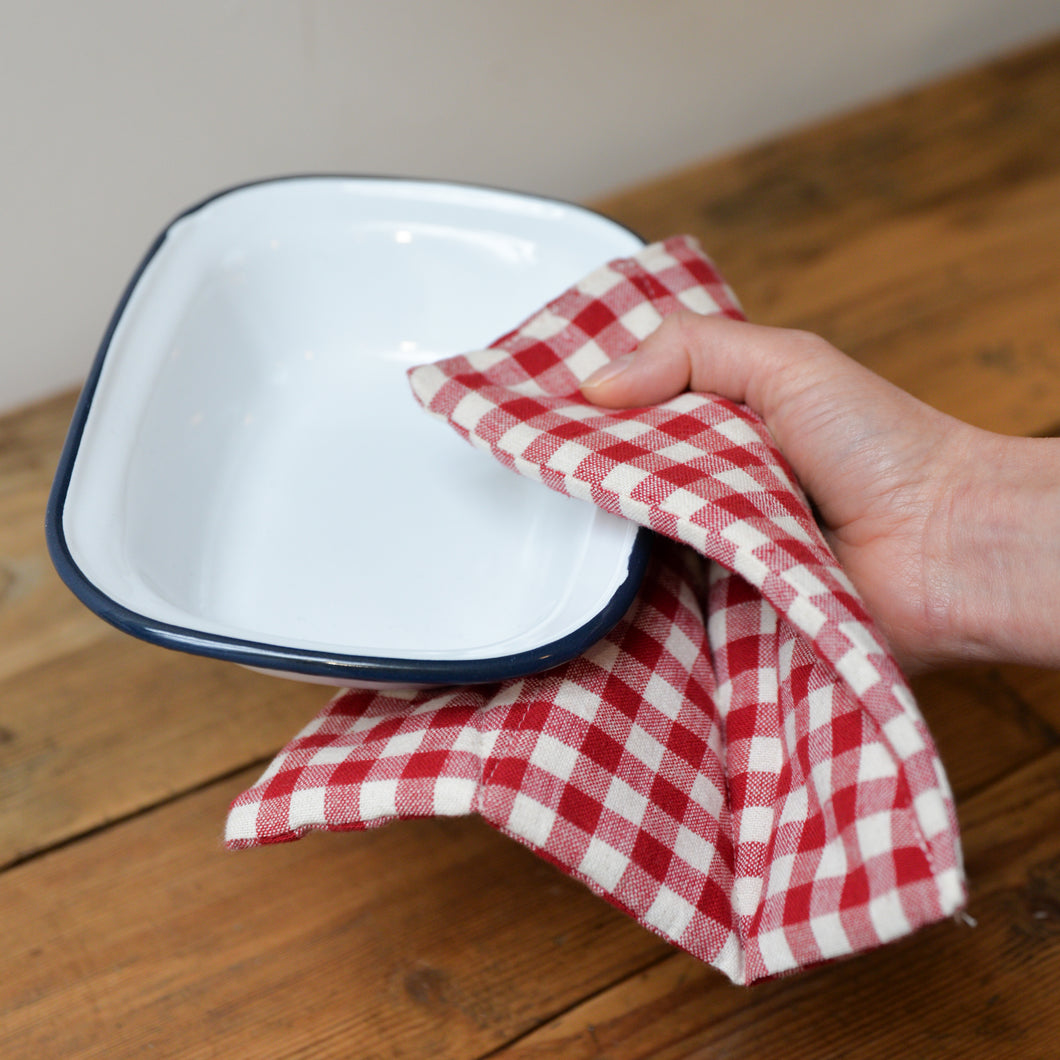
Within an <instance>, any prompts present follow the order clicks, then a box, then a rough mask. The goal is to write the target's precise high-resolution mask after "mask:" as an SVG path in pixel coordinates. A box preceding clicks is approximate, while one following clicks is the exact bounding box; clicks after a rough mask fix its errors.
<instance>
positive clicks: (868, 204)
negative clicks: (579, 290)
mask: <svg viewBox="0 0 1060 1060" xmlns="http://www.w3.org/2000/svg"><path fill="white" fill-rule="evenodd" d="M1058 66H1060V44H1057V43H1056V42H1053V43H1050V44H1048V45H1046V46H1044V47H1041V48H1038V49H1033V50H1030V51H1028V52H1026V53H1023V54H1021V55H1018V56H1016V57H1013V58H1011V59H1009V60H1006V61H1003V62H1000V63H997V64H994V65H991V66H988V67H986V68H984V69H981V70H977V71H975V72H972V73H970V74H964V75H961V76H958V77H956V78H953V79H952V80H949V81H947V82H943V83H941V84H938V85H934V86H931V87H930V88H927V89H924V90H922V91H919V92H915V93H912V94H910V95H907V96H904V97H901V98H899V99H896V100H892V101H888V102H885V103H883V104H877V105H874V106H872V107H870V108H866V109H865V110H862V111H859V112H856V113H854V114H850V115H847V116H844V117H842V118H840V119H837V120H835V121H832V122H828V123H825V124H823V125H819V126H814V127H813V128H810V129H807V130H804V131H802V132H799V133H796V134H794V135H791V136H787V137H784V138H782V139H779V140H776V141H773V142H771V143H769V144H765V145H763V146H761V147H759V148H757V149H753V150H750V151H745V152H741V153H739V154H736V155H733V156H731V157H729V158H724V159H720V160H716V161H710V162H706V163H704V164H702V165H699V166H695V167H692V168H690V169H689V170H687V171H685V172H683V173H680V174H678V175H676V176H673V177H668V178H664V179H662V180H660V181H658V182H656V183H655V184H653V185H651V186H650V187H647V188H639V189H633V190H631V191H629V192H627V193H623V194H619V195H616V196H613V197H610V198H608V199H606V200H603V201H602V202H600V203H599V204H598V205H599V206H600V208H601V209H603V210H604V212H606V213H608V214H610V215H611V216H613V217H615V218H617V219H618V220H620V221H622V222H623V223H625V224H627V225H629V226H630V227H632V228H634V229H636V230H638V231H640V232H642V233H643V234H644V235H646V236H647V237H649V238H661V237H663V236H666V235H670V234H672V233H674V232H684V231H687V232H691V233H692V234H694V235H696V236H698V237H699V238H700V239H701V240H702V242H703V243H704V245H705V247H706V248H707V250H708V251H709V252H710V253H711V254H712V256H713V257H714V258H715V259H716V260H717V262H718V264H719V265H720V266H721V268H722V270H723V271H724V273H725V274H726V276H727V278H728V279H729V280H730V282H731V283H732V284H733V286H734V287H735V289H736V291H737V293H738V294H739V295H740V297H741V300H742V301H743V302H744V305H745V307H746V309H747V311H748V314H749V315H750V316H751V318H752V319H755V320H758V321H761V322H763V323H773V324H780V325H784V326H790V327H801V328H808V329H810V330H813V331H817V332H819V333H821V334H823V335H824V336H825V337H826V338H828V339H830V340H831V341H832V342H834V343H835V344H836V345H838V346H839V347H840V348H842V349H844V350H846V351H847V352H848V353H850V354H851V355H852V356H854V357H856V358H858V359H859V360H861V361H863V362H864V363H866V364H868V365H869V366H870V367H871V368H873V369H874V370H876V371H878V372H881V374H884V375H886V376H887V377H888V378H891V379H893V380H894V381H895V382H897V383H898V384H899V385H900V386H902V387H904V388H905V389H907V390H909V391H911V392H912V393H914V394H916V395H917V396H918V397H920V398H922V399H923V400H925V401H928V402H929V403H931V404H933V405H935V406H937V407H939V408H942V409H943V410H944V411H947V412H950V413H952V414H954V415H958V416H960V417H961V418H964V419H967V420H969V421H971V422H974V423H977V424H978V425H980V426H983V427H986V428H989V429H991V430H996V431H1002V432H1007V433H1013V434H1034V433H1048V432H1051V431H1052V430H1054V429H1055V428H1056V427H1057V425H1058V423H1060V415H1058V412H1057V409H1058V408H1060V400H1058V398H1060V395H1058V384H1057V378H1058V377H1060V373H1058V369H1060V317H1058V314H1057V313H1056V312H1055V307H1056V305H1057V304H1060V270H1057V268H1056V257H1055V248H1056V246H1057V245H1058V243H1060V173H1058V170H1060V146H1058V145H1060V82H1058V79H1057V78H1056V76H1055V71H1056V69H1057V67H1058Z"/></svg>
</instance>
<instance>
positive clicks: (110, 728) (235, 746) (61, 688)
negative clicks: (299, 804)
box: [0, 629, 329, 865]
mask: <svg viewBox="0 0 1060 1060" xmlns="http://www.w3.org/2000/svg"><path fill="white" fill-rule="evenodd" d="M328 696H329V691H328V690H327V689H324V688H322V687H320V686H319V685H311V684H306V683H301V682H294V681H285V680H280V679H277V678H272V677H265V676H263V675H261V674H255V673H251V672H249V671H246V670H244V669H242V668H240V667H237V666H233V665H231V664H229V663H224V662H218V661H214V660H209V659H199V658H193V657H190V656H184V655H180V654H177V653H175V652H170V651H165V650H163V649H161V648H156V647H153V646H151V645H148V644H144V643H141V642H139V641H136V640H133V639H132V638H130V637H126V636H124V635H123V634H121V633H118V632H117V631H115V630H110V629H107V631H106V633H105V635H104V636H103V637H102V639H101V640H100V641H99V642H98V643H96V644H93V645H91V646H90V647H87V648H84V649H82V650H80V651H78V652H74V653H72V654H68V655H64V656H63V657H62V658H60V659H58V660H56V661H54V662H50V663H48V662H46V663H43V664H42V665H40V666H38V667H36V668H35V669H33V670H30V671H29V672H27V673H21V674H19V675H18V676H17V677H15V678H12V679H9V680H8V681H5V682H2V683H0V703H3V713H2V725H3V734H2V736H0V865H3V864H7V863H10V862H11V861H16V860H19V859H21V858H24V857H26V856H28V855H30V854H32V853H34V852H35V851H37V850H41V849H45V848H48V847H50V846H53V845H54V844H56V843H60V842H62V841H64V840H66V839H68V838H70V837H71V836H76V835H79V834H82V833H84V832H88V831H91V830H92V829H95V828H98V827H99V826H100V825H103V824H105V823H107V822H108V821H113V820H116V819H119V818H122V817H125V816H128V815H130V814H133V813H136V812H138V811H139V810H141V809H143V808H144V807H146V806H151V805H154V804H155V803H158V802H161V801H164V800H166V799H168V798H171V797H173V796H174V795H177V794H179V793H180V792H183V791H188V790H191V789H193V788H196V787H199V786H200V785H202V784H204V783H207V782H209V781H211V780H215V779H216V778H218V777H220V776H224V775H226V774H229V773H231V772H233V771H234V770H235V769H239V768H243V767H245V766H246V765H247V764H248V763H250V762H254V761H258V760H260V759H263V758H265V757H267V756H269V755H272V754H274V753H275V752H276V751H277V750H278V749H279V747H280V746H282V744H283V743H285V742H286V741H287V740H288V739H290V738H291V737H292V736H293V735H294V734H295V733H296V732H297V731H298V730H299V729H300V728H301V727H302V726H303V725H304V724H305V723H306V722H308V721H309V720H310V719H311V718H312V717H313V716H314V715H315V714H316V713H317V711H318V710H319V709H320V708H321V707H322V706H323V704H324V702H325V701H326V700H327V698H328Z"/></svg>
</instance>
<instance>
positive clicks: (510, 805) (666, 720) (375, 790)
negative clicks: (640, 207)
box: [226, 238, 965, 983]
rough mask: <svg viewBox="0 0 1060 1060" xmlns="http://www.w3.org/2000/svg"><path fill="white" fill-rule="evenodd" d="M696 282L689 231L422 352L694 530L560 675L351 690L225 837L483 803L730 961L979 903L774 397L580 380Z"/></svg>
mask: <svg viewBox="0 0 1060 1060" xmlns="http://www.w3.org/2000/svg"><path fill="white" fill-rule="evenodd" d="M682 306H683V307H686V308H690V309H692V310H695V311H697V312H701V313H711V312H723V313H726V314H728V315H730V316H733V317H739V316H740V312H739V309H738V308H737V306H736V303H735V300H734V298H733V297H732V294H731V293H730V292H729V291H728V289H727V288H726V287H725V285H724V283H723V282H722V281H721V279H720V278H719V277H718V275H717V273H716V272H715V271H714V269H713V267H712V266H711V264H710V262H709V261H708V260H707V259H706V258H705V257H704V256H703V255H702V253H701V251H700V250H699V248H698V247H697V246H696V244H695V243H694V242H693V241H692V240H691V239H688V238H674V239H670V240H668V241H666V242H665V243H660V244H655V245H652V246H649V247H646V248H645V249H644V250H643V251H642V252H641V253H639V254H637V255H636V256H635V257H633V258H630V259H625V260H621V261H615V262H611V263H610V264H609V265H607V266H605V267H603V268H601V269H599V270H597V271H596V272H594V273H592V274H591V275H590V276H588V277H586V279H584V280H583V281H582V282H581V283H580V284H578V285H577V286H576V287H574V288H572V289H571V290H569V291H567V292H566V293H564V294H563V295H561V296H560V297H559V298H558V299H556V300H555V301H554V302H552V303H550V304H549V305H548V306H547V307H545V308H544V309H543V310H541V311H540V312H539V313H538V314H536V315H535V316H534V317H532V318H531V319H530V320H528V321H527V322H526V323H525V324H523V325H522V326H521V327H520V328H518V329H517V330H515V331H513V332H511V333H510V334H508V335H506V336H505V337H503V338H502V339H500V340H498V342H497V343H495V344H494V346H493V347H491V348H490V349H488V350H484V351H481V352H478V353H473V354H468V355H467V356H463V357H454V358H450V359H448V360H445V361H442V362H440V363H438V364H435V365H427V366H424V367H421V368H417V369H414V370H413V372H412V373H411V381H412V386H413V390H414V392H415V394H416V397H417V398H418V399H419V400H420V402H421V403H422V404H423V405H424V406H425V407H426V408H427V409H428V410H429V411H431V412H433V413H435V414H436V415H438V416H440V417H443V418H444V419H446V420H447V421H448V422H449V423H450V424H451V425H452V426H453V427H454V428H455V429H456V430H458V431H459V432H460V433H461V434H462V435H464V436H465V437H466V438H467V439H468V440H469V441H470V442H471V443H472V444H474V445H476V446H479V447H481V448H483V449H485V450H488V451H489V452H491V453H492V454H493V455H494V456H495V457H496V458H497V459H499V460H501V461H502V462H503V463H505V464H507V465H508V466H509V467H512V468H514V469H515V470H516V471H518V472H520V473H522V474H524V475H529V476H531V477H533V478H536V479H538V480H539V481H541V482H543V483H545V484H546V485H548V486H550V487H552V488H553V489H556V490H559V491H560V492H562V493H566V494H569V495H571V496H574V497H581V498H585V499H587V500H590V501H592V502H593V503H595V504H597V505H600V506H601V507H603V508H606V509H607V510H608V511H611V512H616V513H619V514H621V515H623V516H625V517H627V518H629V519H633V520H635V521H637V522H638V523H641V524H643V525H645V526H648V527H651V528H652V529H653V530H656V531H658V532H659V533H660V534H661V535H665V536H666V537H667V538H671V539H672V542H680V544H675V543H672V542H665V543H660V544H659V545H658V546H657V547H656V548H655V554H654V556H653V559H652V561H651V564H650V566H649V570H648V573H647V575H646V577H645V580H644V584H643V586H642V588H641V591H640V593H639V595H638V597H637V599H636V601H635V603H634V605H633V606H632V607H631V608H630V610H629V612H628V613H627V614H626V615H625V617H624V618H623V619H622V621H621V622H619V624H618V625H617V626H616V627H615V629H614V630H613V631H612V632H611V633H610V634H609V635H608V636H606V637H604V638H603V639H602V640H601V641H599V642H598V643H597V644H596V645H594V646H593V647H592V648H591V649H590V650H589V651H587V652H585V653H584V654H583V655H582V656H580V657H578V658H576V659H574V660H572V661H571V662H569V663H566V664H564V665H562V666H560V667H557V668H556V669H553V670H551V671H548V672H547V673H544V674H539V675H535V676H532V677H528V678H524V679H521V680H511V681H505V682H502V683H498V684H492V685H486V686H475V687H468V688H457V689H453V688H448V689H435V690H426V691H411V690H403V691H393V692H367V691H348V692H345V693H343V694H341V695H339V696H338V697H337V698H336V699H334V700H333V701H332V703H331V704H330V705H329V706H328V707H327V708H326V709H325V710H324V712H323V713H322V714H321V715H320V716H319V717H318V718H316V719H315V720H314V721H313V722H312V723H311V724H310V725H309V726H308V727H307V728H306V729H304V730H303V731H302V732H301V733H300V734H299V735H298V736H297V737H296V738H295V740H294V741H293V742H292V743H291V744H290V745H288V747H286V748H285V749H284V750H283V752H282V753H281V754H280V755H279V756H278V757H277V758H276V760H275V761H274V762H273V763H272V764H271V766H270V767H269V768H268V770H267V771H266V773H265V774H264V776H262V778H261V779H260V780H259V781H258V783H257V784H255V786H254V787H253V788H251V789H250V790H249V791H247V792H245V793H244V794H243V795H241V796H240V797H239V798H238V799H237V800H236V801H235V803H234V804H233V806H232V808H231V811H230V813H229V818H228V826H227V834H226V841H227V843H228V845H229V846H230V847H233V848H241V847H245V846H251V845H255V844H262V843H271V842H278V841H283V840H289V839H296V838H298V837H299V836H300V835H302V834H304V833H305V832H306V831H307V830H309V829H313V828H323V829H333V830H342V829H360V828H369V827H374V826H376V825H380V824H384V823H386V822H387V821H391V820H393V819H395V818H401V817H419V816H430V815H443V814H468V813H478V814H481V815H482V816H483V817H484V818H485V819H486V820H487V821H489V822H490V823H491V824H492V825H493V826H494V827H496V828H498V829H500V830H501V831H503V832H505V833H507V834H508V835H510V836H512V837H513V838H515V839H517V840H518V841H519V842H521V843H524V844H525V845H526V846H528V847H530V848H531V849H532V850H534V851H536V852H537V853H539V854H540V855H541V856H543V857H545V858H547V859H548V860H550V861H552V862H553V863H555V864H556V865H558V866H559V867H561V868H562V869H563V870H564V871H566V872H568V873H570V874H571V875H573V876H575V877H577V878H579V879H581V880H583V881H584V882H585V883H586V884H588V886H589V887H591V888H592V889H593V890H594V891H596V892H597V893H598V894H600V895H602V896H603V897H605V898H606V899H608V900H609V901H611V902H612V903H614V904H615V905H617V906H618V907H620V908H621V909H624V910H625V911H627V912H628V913H629V914H630V915H632V916H634V917H636V919H637V920H638V921H640V922H641V923H642V924H644V925H645V926H646V927H648V928H650V929H652V930H653V931H656V932H658V933H659V934H660V935H662V936H664V937H665V938H667V939H669V940H671V941H672V942H674V943H675V944H676V945H678V946H680V947H682V948H684V949H685V950H687V951H688V952H690V953H692V954H694V955H695V956H696V957H699V958H700V959H702V960H704V961H708V962H710V963H711V964H713V965H715V966H716V967H717V968H719V969H720V970H721V971H723V972H724V973H725V974H726V975H728V976H729V977H730V978H731V979H732V980H734V981H735V982H740V983H747V982H753V981H754V980H756V979H760V978H762V977H765V976H771V975H776V974H779V973H782V972H787V971H790V970H792V969H795V968H799V967H805V966H807V965H811V964H816V963H818V962H820V961H822V960H826V959H830V958H834V957H838V956H841V955H844V954H850V953H853V952H856V951H858V950H863V949H866V948H869V947H872V946H875V945H878V944H880V943H882V942H886V941H887V940H889V939H893V938H896V937H898V936H901V935H904V934H907V933H908V932H910V931H912V930H913V929H915V928H916V927H918V926H920V925H922V924H925V923H928V922H930V921H934V920H937V919H940V918H942V917H945V916H947V915H949V914H951V913H954V912H956V911H957V910H958V909H959V908H960V907H961V906H962V904H963V902H964V900H965V886H964V876H963V871H962V866H961V855H960V846H959V840H958V835H957V823H956V818H955V814H954V807H953V800H952V797H951V795H950V791H949V787H948V783H947V780H946V777H945V774H944V772H943V770H942V766H941V763H940V762H939V759H938V756H937V754H936V752H935V749H934V746H933V744H932V741H931V737H930V735H929V734H928V731H927V729H926V727H925V725H924V722H923V720H922V719H921V717H920V714H919V712H918V710H917V707H916V704H915V703H914V701H913V698H912V695H911V694H910V692H909V690H908V688H907V687H906V684H905V682H904V680H903V678H902V675H901V673H900V672H899V670H898V667H897V665H896V664H895V662H894V661H893V659H892V658H891V656H890V655H889V653H888V652H887V650H886V649H885V647H884V646H883V644H882V642H881V640H880V638H879V636H878V634H877V633H876V632H875V631H874V628H873V625H872V622H871V619H870V618H869V616H868V615H867V614H866V612H865V610H864V607H863V606H862V604H861V603H860V601H859V599H858V597H857V594H856V592H855V590H854V589H853V587H852V585H851V584H850V582H849V581H848V580H847V578H846V577H845V575H844V574H843V572H842V571H841V570H840V569H839V567H838V565H837V563H836V561H835V559H834V557H833V556H832V554H831V552H830V551H829V549H828V547H827V545H826V544H825V542H824V540H823V538H822V536H821V534H820V531H819V529H818V527H817V525H816V523H815V522H814V519H813V516H812V514H811V512H810V509H809V506H808V504H807V502H806V500H805V498H804V497H803V495H802V493H801V491H800V489H799V487H798V486H797V484H796V483H795V481H794V479H793V477H792V475H791V472H790V470H789V469H788V467H787V465H786V464H785V462H784V460H783V458H782V457H781V456H780V454H779V453H778V451H777V450H776V447H775V445H774V443H773V442H772V440H771V438H770V436H769V434H768V432H767V431H766V429H765V428H764V426H763V424H762V423H761V421H760V420H759V419H758V418H757V417H756V416H755V415H754V414H753V413H752V412H750V411H749V410H748V409H746V408H743V407H739V406H736V405H734V404H732V403H731V402H728V401H725V400H722V399H720V398H717V397H714V396H710V395H702V394H692V393H686V394H682V395H680V396H679V397H676V398H674V399H673V400H671V401H668V402H666V403H665V404H663V405H660V406H656V407H652V408H646V409H635V410H622V411H608V410H604V409H600V408H597V407H595V406H592V405H590V404H588V403H587V402H586V401H585V400H584V399H583V398H582V397H581V395H580V393H579V391H578V383H579V381H580V380H582V379H584V378H585V377H586V376H588V375H589V373H591V372H592V371H593V370H594V369H596V368H597V367H599V366H600V365H601V364H603V363H605V362H606V361H607V360H608V359H610V358H613V357H616V356H619V355H621V354H623V353H626V352H628V351H629V350H631V349H633V348H635V347H636V345H637V344H638V342H639V341H640V340H641V339H643V338H644V337H645V336H646V335H648V334H649V333H650V332H651V331H653V330H654V329H655V328H656V327H657V326H658V323H659V321H660V320H661V318H662V316H664V315H665V314H667V313H669V312H672V311H674V310H675V309H676V308H678V307H682Z"/></svg>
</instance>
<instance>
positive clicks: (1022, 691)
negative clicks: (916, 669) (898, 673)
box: [912, 666, 1060, 800]
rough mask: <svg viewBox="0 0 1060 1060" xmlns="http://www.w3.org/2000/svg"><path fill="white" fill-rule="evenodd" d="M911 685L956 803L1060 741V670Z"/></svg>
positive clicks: (945, 674) (972, 670)
mask: <svg viewBox="0 0 1060 1060" xmlns="http://www.w3.org/2000/svg"><path fill="white" fill-rule="evenodd" d="M912 687H913V692H914V694H915V696H916V698H917V702H918V703H919V705H920V709H921V711H922V712H923V714H924V719H925V721H926V722H927V723H928V728H929V729H930V730H931V735H932V736H933V737H934V740H935V745H936V747H937V748H938V751H939V756H940V757H941V759H942V762H943V764H944V765H945V767H946V772H947V774H948V776H949V779H950V784H951V785H952V786H953V790H954V792H955V794H956V796H957V798H958V800H960V799H963V798H965V797H967V796H970V795H973V794H975V793H976V792H978V791H979V790H981V789H982V788H984V787H986V786H987V785H988V784H991V783H992V782H994V781H996V780H1000V779H1001V778H1002V777H1004V776H1006V775H1007V774H1008V773H1011V772H1012V771H1013V770H1015V769H1016V768H1018V767H1019V766H1022V765H1026V764H1027V763H1029V762H1032V761H1033V760H1034V759H1035V758H1038V757H1040V756H1041V755H1043V754H1045V753H1047V752H1048V751H1050V750H1052V749H1053V748H1055V747H1056V746H1057V745H1058V744H1060V709H1055V704H1056V702H1057V701H1058V700H1060V673H1057V672H1056V671H1051V670H1034V669H1031V668H1030V667H1025V668H1021V667H1016V666H974V667H968V668H967V669H961V670H950V671H940V672H938V673H933V674H925V675H923V676H921V677H918V678H917V679H916V680H914V681H913V682H912ZM984 733H989V739H984V738H983V735H984Z"/></svg>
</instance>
